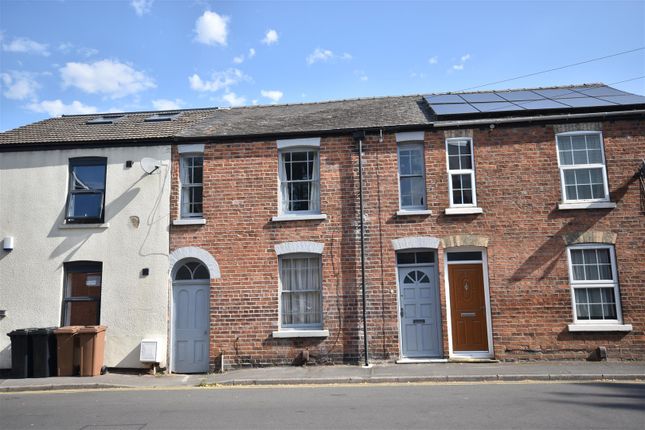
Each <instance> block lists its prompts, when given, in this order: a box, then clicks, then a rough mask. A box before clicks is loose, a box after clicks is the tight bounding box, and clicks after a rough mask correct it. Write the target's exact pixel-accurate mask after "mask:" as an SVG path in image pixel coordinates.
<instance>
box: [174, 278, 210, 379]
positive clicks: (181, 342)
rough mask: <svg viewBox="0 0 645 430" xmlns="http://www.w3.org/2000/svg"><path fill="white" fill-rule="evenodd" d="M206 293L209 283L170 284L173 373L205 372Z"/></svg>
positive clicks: (206, 354)
mask: <svg viewBox="0 0 645 430" xmlns="http://www.w3.org/2000/svg"><path fill="white" fill-rule="evenodd" d="M208 291H209V285H208V283H194V282H192V283H188V284H182V283H180V282H176V283H175V284H174V285H173V327H174V329H173V345H172V346H173V349H172V360H173V366H172V370H173V372H176V373H206V372H208V347H209V342H208V327H209V324H208Z"/></svg>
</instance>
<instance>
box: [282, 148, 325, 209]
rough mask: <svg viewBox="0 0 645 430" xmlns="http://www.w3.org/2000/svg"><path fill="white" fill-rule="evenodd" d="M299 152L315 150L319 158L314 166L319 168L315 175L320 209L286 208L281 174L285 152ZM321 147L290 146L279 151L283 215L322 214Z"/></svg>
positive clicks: (313, 180)
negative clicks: (294, 209) (293, 209)
mask: <svg viewBox="0 0 645 430" xmlns="http://www.w3.org/2000/svg"><path fill="white" fill-rule="evenodd" d="M298 152H313V153H314V154H315V157H316V158H317V160H315V161H314V166H315V168H316V169H317V171H316V172H315V177H317V178H318V179H317V181H318V209H317V210H312V209H311V208H310V209H309V210H306V211H290V210H287V209H285V205H286V204H285V202H284V200H283V198H282V182H283V181H282V178H281V175H280V172H281V171H282V169H283V168H284V158H283V157H284V154H286V153H298ZM315 181H316V179H312V180H311V181H307V182H312V183H313V182H315ZM292 182H293V181H292ZM320 182H321V181H320V148H319V147H316V146H288V147H285V148H281V149H280V150H279V151H278V213H279V214H280V215H281V216H287V217H289V216H298V215H304V216H306V215H320V214H321V213H322V212H321V209H320V200H321V199H320Z"/></svg>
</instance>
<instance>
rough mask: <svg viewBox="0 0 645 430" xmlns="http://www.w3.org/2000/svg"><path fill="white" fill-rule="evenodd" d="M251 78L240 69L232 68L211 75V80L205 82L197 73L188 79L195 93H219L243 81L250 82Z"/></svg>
mask: <svg viewBox="0 0 645 430" xmlns="http://www.w3.org/2000/svg"><path fill="white" fill-rule="evenodd" d="M249 80H251V78H250V77H249V76H247V75H245V74H244V73H243V72H242V71H241V70H240V69H235V68H230V69H227V70H222V71H218V72H213V74H211V79H210V81H209V80H206V81H205V80H203V79H202V78H201V77H200V76H199V75H198V74H197V73H195V74H193V75H192V76H189V77H188V82H189V83H190V88H192V89H193V90H195V91H219V90H221V89H227V90H228V88H229V87H230V86H232V85H236V84H238V83H240V82H242V81H249Z"/></svg>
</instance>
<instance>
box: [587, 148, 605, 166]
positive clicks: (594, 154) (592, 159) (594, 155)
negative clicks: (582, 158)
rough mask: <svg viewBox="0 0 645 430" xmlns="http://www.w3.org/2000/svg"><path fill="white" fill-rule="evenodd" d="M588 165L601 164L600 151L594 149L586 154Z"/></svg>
mask: <svg viewBox="0 0 645 430" xmlns="http://www.w3.org/2000/svg"><path fill="white" fill-rule="evenodd" d="M588 156H589V164H602V151H600V149H594V150H591V151H589V152H588Z"/></svg>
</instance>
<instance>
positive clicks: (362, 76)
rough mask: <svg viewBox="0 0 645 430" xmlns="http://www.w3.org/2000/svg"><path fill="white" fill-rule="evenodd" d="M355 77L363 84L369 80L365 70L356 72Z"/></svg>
mask: <svg viewBox="0 0 645 430" xmlns="http://www.w3.org/2000/svg"><path fill="white" fill-rule="evenodd" d="M354 75H355V76H357V77H358V79H360V80H361V81H363V82H365V81H367V80H368V79H369V78H368V77H367V75H366V74H365V72H364V71H363V70H354Z"/></svg>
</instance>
